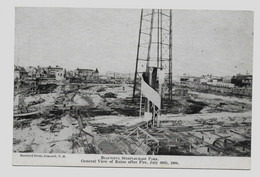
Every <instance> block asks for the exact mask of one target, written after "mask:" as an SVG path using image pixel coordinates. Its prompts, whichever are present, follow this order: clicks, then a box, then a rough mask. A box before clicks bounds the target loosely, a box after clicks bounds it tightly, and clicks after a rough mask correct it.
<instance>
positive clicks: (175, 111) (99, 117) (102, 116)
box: [13, 84, 251, 156]
mask: <svg viewBox="0 0 260 177" xmlns="http://www.w3.org/2000/svg"><path fill="white" fill-rule="evenodd" d="M131 96H132V86H131V85H127V84H118V85H115V84H106V85H105V84H92V85H91V84H90V85H87V87H86V86H84V87H83V86H82V87H81V86H79V87H75V86H73V85H72V86H71V87H70V89H65V90H62V89H61V86H58V87H57V88H56V89H55V91H54V93H46V94H35V95H33V94H31V95H30V94H26V95H25V94H18V95H16V96H15V100H14V110H15V111H14V114H17V113H19V112H17V107H18V104H19V101H18V100H19V97H23V98H24V102H25V104H27V105H30V106H29V108H28V109H29V110H30V109H32V110H33V109H34V110H35V109H36V110H40V111H41V114H40V115H33V116H29V117H19V116H14V137H13V138H14V141H13V143H14V145H13V151H14V152H37V153H126V154H143V153H151V152H152V147H151V146H149V147H148V146H145V144H143V142H140V140H134V141H135V143H134V144H133V142H132V141H133V139H131V140H130V139H129V138H122V137H126V136H127V133H126V132H129V131H130V130H134V129H135V128H137V127H139V126H143V125H144V124H146V122H147V121H149V119H147V118H140V117H139V106H140V103H139V100H138V98H137V99H135V100H133V101H132V99H131ZM160 121H161V123H160V128H157V129H147V130H146V131H147V132H148V133H149V134H150V135H152V136H154V137H156V138H159V139H161V140H160V148H159V151H158V152H157V154H177V155H230V156H250V152H251V147H250V146H251V101H250V100H249V99H247V98H236V97H226V96H220V95H218V96H216V95H213V94H206V93H199V92H191V91H190V92H189V96H187V97H178V96H174V99H173V101H172V102H164V100H163V109H162V115H161V116H160ZM128 130H129V131H128ZM136 142H138V143H139V144H138V143H136Z"/></svg>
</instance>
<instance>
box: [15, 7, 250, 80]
mask: <svg viewBox="0 0 260 177" xmlns="http://www.w3.org/2000/svg"><path fill="white" fill-rule="evenodd" d="M172 20H173V21H172V26H173V64H172V65H173V75H182V74H183V73H186V74H188V75H195V76H200V75H203V74H213V75H219V76H227V75H234V74H237V73H246V72H247V71H248V72H250V73H252V64H253V13H252V12H249V11H207V10H203V11H199V10H173V19H172ZM139 21H140V9H131V10H130V9H88V8H84V9H83V8H25V7H17V8H16V13H15V59H14V62H15V64H16V65H21V66H38V65H39V66H49V65H51V66H56V65H59V66H61V67H64V68H67V69H76V68H90V69H95V68H98V69H99V71H100V72H101V73H104V72H106V71H116V72H124V73H134V70H135V62H136V51H137V42H138V32H139V24H140V22H139Z"/></svg>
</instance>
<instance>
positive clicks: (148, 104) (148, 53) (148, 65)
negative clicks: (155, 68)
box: [146, 9, 154, 112]
mask: <svg viewBox="0 0 260 177" xmlns="http://www.w3.org/2000/svg"><path fill="white" fill-rule="evenodd" d="M153 18H154V9H152V14H151V25H150V34H149V36H150V38H149V45H148V52H147V62H146V72H147V73H148V78H149V83H148V84H149V85H151V83H152V72H150V70H149V68H150V57H151V56H150V52H151V45H152V33H153ZM146 103H147V112H150V101H149V100H148V99H146Z"/></svg>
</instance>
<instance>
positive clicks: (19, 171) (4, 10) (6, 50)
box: [0, 0, 260, 177]
mask: <svg viewBox="0 0 260 177" xmlns="http://www.w3.org/2000/svg"><path fill="white" fill-rule="evenodd" d="M15 6H31V7H33V6H37V7H99V8H141V7H147V8H153V7H154V8H172V9H199V10H202V9H210V10H253V11H255V15H254V16H255V24H254V26H255V28H254V31H255V36H254V37H255V39H254V81H253V82H254V83H253V84H254V87H253V91H254V93H253V127H252V128H253V129H252V130H253V131H252V158H251V159H252V161H251V163H252V168H251V170H249V171H247V170H246V171H241V170H231V171H230V170H224V171H222V170H206V171H205V170H191V169H189V170H183V169H182V170H180V169H175V170H160V169H159V170H151V169H142V170H140V169H122V168H120V169H109V168H108V169H104V168H102V170H99V169H98V170H97V169H96V168H88V169H87V170H85V169H84V168H54V167H53V168H48V169H47V168H44V167H34V168H31V167H23V168H18V167H13V166H12V165H11V164H12V137H13V136H12V123H13V122H12V118H11V117H12V116H11V115H12V112H13V110H12V109H13V107H12V104H13V99H12V98H13V82H12V78H13V57H14V7H15ZM259 7H260V6H259V3H258V1H257V0H217V1H210V0H181V1H177V0H147V1H145V0H74V1H73V0H37V1H35V0H15V1H10V0H6V1H5V0H2V1H1V5H0V22H1V28H0V30H1V33H0V35H1V38H0V39H1V40H0V48H1V52H0V55H1V65H0V67H1V69H0V72H1V73H0V77H1V83H3V84H1V85H2V86H1V87H0V88H1V92H0V94H1V97H0V98H1V105H0V106H1V125H2V126H1V129H0V131H1V132H0V136H1V138H0V140H1V146H0V148H1V158H0V162H1V164H0V167H1V172H2V174H6V175H8V176H14V175H15V176H18V175H19V177H21V176H27V177H29V176H35V175H37V176H45V177H46V176H55V175H57V176H61V175H62V176H70V177H71V176H77V177H78V176H95V177H96V176H113V177H114V176H122V175H124V176H126V177H127V176H131V177H133V176H166V175H168V176H170V175H171V176H173V175H174V176H200V177H204V176H205V177H209V176H236V177H240V176H241V177H244V176H259V172H260V168H259V163H260V160H259V159H260V158H259V157H260V152H259V149H260V146H259V144H260V143H259V140H258V139H259V135H260V132H259V127H258V126H259V125H260V123H259V117H260V116H259V115H260V112H259V111H260V109H258V105H259V100H258V99H257V98H259V91H258V90H260V84H259V74H260V71H259V69H258V66H259V58H260V56H259V50H257V49H259V47H260V46H259V35H258V31H259V30H260V29H259V23H260V21H259V17H260V15H259Z"/></svg>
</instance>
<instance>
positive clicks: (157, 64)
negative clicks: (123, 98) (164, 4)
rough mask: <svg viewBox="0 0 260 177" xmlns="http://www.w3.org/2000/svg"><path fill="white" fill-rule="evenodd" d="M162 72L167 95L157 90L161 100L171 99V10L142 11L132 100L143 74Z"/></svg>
mask: <svg viewBox="0 0 260 177" xmlns="http://www.w3.org/2000/svg"><path fill="white" fill-rule="evenodd" d="M150 68H157V69H158V70H164V71H165V74H166V77H165V82H164V83H165V85H166V86H167V89H168V93H163V91H162V90H163V89H161V88H157V89H158V90H159V92H160V93H161V96H162V98H163V97H164V98H165V97H166V95H167V94H168V98H169V99H170V100H171V99H172V10H166V9H163V10H162V9H145V10H144V9H142V10H141V17H140V28H139V37H138V46H137V56H136V66H135V77H134V88H133V98H134V97H135V94H136V90H137V87H138V85H139V81H140V78H141V74H142V73H143V72H149V69H150Z"/></svg>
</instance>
